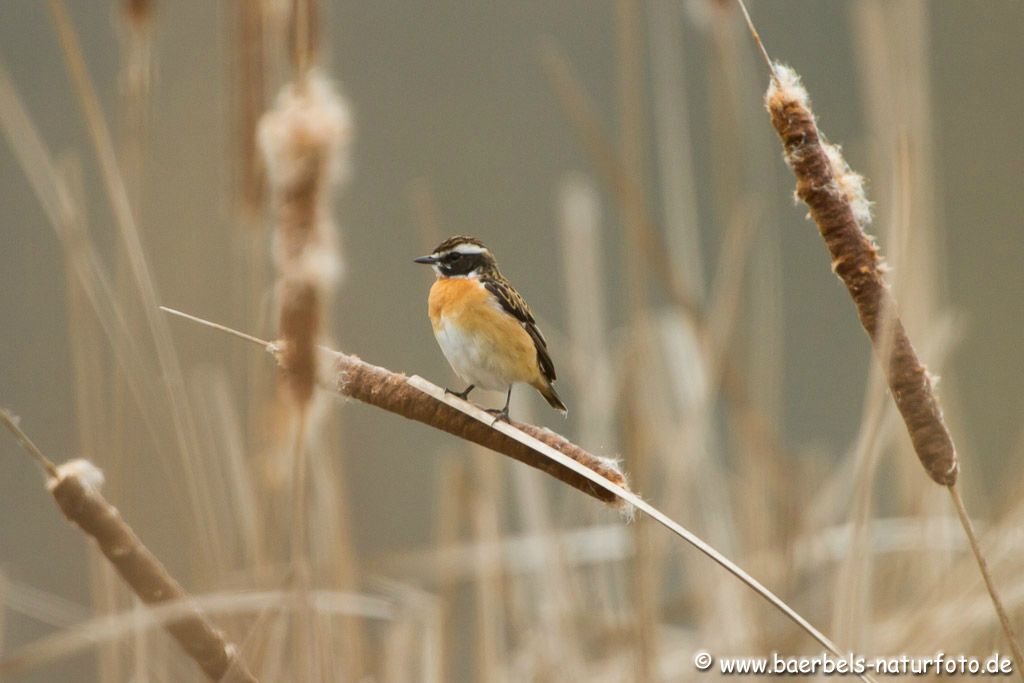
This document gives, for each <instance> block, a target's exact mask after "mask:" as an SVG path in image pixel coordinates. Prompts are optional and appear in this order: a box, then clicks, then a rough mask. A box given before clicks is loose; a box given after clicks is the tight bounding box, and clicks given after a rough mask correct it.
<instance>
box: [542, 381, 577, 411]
mask: <svg viewBox="0 0 1024 683" xmlns="http://www.w3.org/2000/svg"><path fill="white" fill-rule="evenodd" d="M537 390H538V391H540V395H541V396H543V397H544V398H546V399H547V401H548V404H549V405H550V406H551V407H552V408H554V409H555V410H557V411H558V412H560V413H562V415H568V414H569V409H568V408H566V407H565V404H564V403H562V398H561V397H560V396H559V395H558V392H557V391H555V388H554V387H553V386H551V382H544V383H543V384H542V385H541V386H539V387H537Z"/></svg>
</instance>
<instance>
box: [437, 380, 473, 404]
mask: <svg viewBox="0 0 1024 683" xmlns="http://www.w3.org/2000/svg"><path fill="white" fill-rule="evenodd" d="M475 388H476V385H475V384H470V385H469V386H468V387H466V388H465V389H463V390H462V391H452V390H451V389H449V388H447V387H445V390H444V393H446V394H451V395H452V396H458V397H459V398H461V399H462V400H463V401H465V400H466V397H467V396H469V392H471V391H473V389H475Z"/></svg>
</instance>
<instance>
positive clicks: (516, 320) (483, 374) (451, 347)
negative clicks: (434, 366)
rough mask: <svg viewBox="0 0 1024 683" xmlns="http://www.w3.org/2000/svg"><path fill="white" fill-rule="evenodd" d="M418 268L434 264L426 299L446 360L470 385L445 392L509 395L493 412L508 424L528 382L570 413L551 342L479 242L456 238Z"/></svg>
mask: <svg viewBox="0 0 1024 683" xmlns="http://www.w3.org/2000/svg"><path fill="white" fill-rule="evenodd" d="M416 263H428V264H430V265H431V266H432V267H433V269H434V273H436V274H437V280H436V281H435V282H434V284H433V286H432V287H431V288H430V297H429V300H428V312H429V313H430V323H431V324H432V325H433V327H434V336H435V337H436V338H437V343H438V344H440V346H441V351H443V352H444V355H445V358H447V359H448V363H449V364H451V366H452V369H453V370H455V373H456V374H457V375H458V376H459V377H461V378H462V379H463V380H464V381H465V382H468V383H469V386H468V387H466V388H465V389H464V390H463V391H461V392H454V391H451V390H449V389H446V391H448V392H449V393H451V394H455V395H456V396H458V397H460V398H463V399H464V398H466V397H467V396H469V392H470V391H472V390H473V389H474V388H476V387H480V388H481V389H492V390H499V391H504V390H507V391H508V393H507V394H506V396H505V407H504V408H502V409H501V410H500V411H498V410H489V411H488V412H491V413H495V414H496V415H497V416H498V419H505V420H507V419H508V403H509V400H510V399H511V398H512V385H513V384H515V383H516V382H522V383H523V384H529V385H530V386H532V387H533V388H534V389H536V390H537V391H539V392H540V393H541V395H542V396H544V398H546V399H547V401H548V403H550V404H551V407H552V408H555V409H556V410H560V411H561V412H562V414H563V415H564V414H565V413H566V412H567V409H566V407H565V404H564V403H562V399H560V398H559V397H558V394H557V393H556V392H555V388H554V387H553V386H552V384H553V383H554V381H555V365H554V363H552V362H551V356H550V355H548V345H547V341H545V339H544V335H542V334H541V333H540V330H539V329H537V322H536V321H535V320H534V319H533V314H531V313H530V307H529V306H527V305H526V302H525V301H524V300H523V297H522V296H521V295H520V294H519V292H517V291H516V290H515V288H514V287H513V286H512V285H511V284H510V283H509V281H508V280H506V279H505V278H504V277H502V275H501V273H500V272H498V263H497V262H496V261H495V260H494V256H493V255H492V254H491V252H490V250H489V249H488V248H487V247H485V246H484V245H483V243H482V242H481V241H480V240H478V239H476V238H475V237H468V236H466V235H458V236H456V237H450V238H448V239H446V240H445V241H444V242H442V243H441V244H439V245H438V246H437V248H436V249H434V252H433V253H432V254H430V255H429V256H422V257H420V258H418V259H416Z"/></svg>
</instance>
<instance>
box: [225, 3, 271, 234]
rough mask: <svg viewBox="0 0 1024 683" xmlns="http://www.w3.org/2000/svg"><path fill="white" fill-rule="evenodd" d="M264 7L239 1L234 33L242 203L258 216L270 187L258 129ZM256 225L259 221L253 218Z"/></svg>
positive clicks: (263, 75)
mask: <svg viewBox="0 0 1024 683" xmlns="http://www.w3.org/2000/svg"><path fill="white" fill-rule="evenodd" d="M263 13H264V9H263V3H262V2H240V3H238V4H237V14H236V20H237V26H236V27H235V33H234V35H233V39H234V43H235V46H236V53H235V64H234V67H235V69H234V70H235V77H236V80H237V81H238V88H237V91H236V93H237V94H236V98H237V99H236V102H235V106H236V107H237V115H238V119H237V126H238V128H237V130H236V133H237V135H236V143H235V144H236V145H237V151H238V154H237V158H238V176H237V178H236V181H237V191H238V204H239V207H240V208H241V209H242V210H243V212H244V215H245V216H246V217H247V218H249V219H255V218H256V217H257V216H259V215H260V212H261V211H262V210H263V199H264V194H265V190H266V168H265V167H264V162H263V157H262V156H261V155H260V153H259V150H258V149H257V148H256V130H257V126H258V125H259V120H260V116H262V115H263V110H264V107H265V105H264V98H265V96H266V80H267V73H266V67H267V65H266V61H267V59H266V51H265V49H264V30H265V27H264V23H265V21H264V14H263ZM252 222H253V225H254V226H255V224H256V221H255V220H252Z"/></svg>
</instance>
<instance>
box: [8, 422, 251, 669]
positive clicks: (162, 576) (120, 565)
mask: <svg viewBox="0 0 1024 683" xmlns="http://www.w3.org/2000/svg"><path fill="white" fill-rule="evenodd" d="M0 422H3V423H4V425H5V426H6V427H7V428H8V429H9V430H10V431H11V432H12V433H13V434H14V436H15V437H16V438H17V439H18V441H19V442H20V443H21V445H22V447H23V448H24V449H25V451H26V452H28V453H29V454H30V455H31V456H32V457H33V458H34V459H35V460H36V461H37V462H38V463H39V464H40V466H41V467H42V468H43V470H45V471H46V474H47V476H48V478H49V481H48V482H47V488H48V489H49V490H50V493H51V494H52V495H53V498H54V500H55V501H56V502H57V505H58V507H60V510H61V512H63V513H64V516H65V517H66V518H67V519H68V521H70V522H73V523H74V524H75V525H76V526H78V528H80V529H81V530H82V531H83V532H85V533H86V534H87V535H89V536H91V537H92V538H93V540H94V541H96V544H97V546H99V549H100V551H102V553H103V555H104V556H105V557H106V558H107V560H109V561H110V563H111V564H112V565H113V566H114V569H116V570H117V573H118V574H120V575H121V578H122V579H124V581H125V583H127V584H128V586H129V587H130V588H131V589H132V591H133V592H134V593H135V594H136V595H137V596H138V597H139V599H141V600H142V601H143V602H145V603H146V604H156V603H163V602H169V601H187V600H188V599H189V595H188V593H186V592H185V589H184V588H182V587H181V585H180V584H179V583H178V582H177V581H176V580H175V579H174V577H173V576H171V575H170V574H169V573H168V571H167V568H166V567H164V565H163V564H162V563H161V562H160V560H159V559H157V557H156V556H155V555H154V554H153V553H152V552H150V550H149V549H148V548H147V547H146V546H145V545H144V544H143V543H142V540H141V539H140V538H139V537H138V536H137V535H136V534H135V532H134V531H133V530H132V528H131V527H130V526H128V523H127V522H126V521H125V520H124V519H123V518H122V517H121V513H120V512H118V510H117V508H115V507H114V506H113V505H111V504H110V503H108V502H107V500H106V499H105V498H104V497H103V495H102V494H101V493H100V491H99V487H100V485H101V484H102V481H103V474H102V473H101V472H100V470H99V469H98V468H97V467H96V466H95V465H93V464H92V463H90V462H88V461H86V460H72V461H70V462H67V463H64V464H63V465H60V466H57V465H54V464H53V462H51V461H50V460H49V459H48V458H47V457H46V456H45V455H43V454H42V452H41V451H40V450H39V449H38V448H37V447H36V445H35V444H34V443H32V440H31V439H29V437H28V436H27V435H26V434H25V432H24V431H22V430H21V428H20V427H18V424H17V422H16V420H15V419H14V418H13V417H12V416H11V415H10V413H8V412H7V411H5V410H0ZM165 629H166V630H167V632H168V633H169V634H170V635H171V636H172V637H173V638H174V639H175V640H176V641H178V644H179V645H181V647H182V649H183V650H185V652H186V653H187V654H188V656H189V657H191V658H192V659H193V660H194V661H195V662H196V664H198V665H199V668H201V669H202V670H203V673H205V674H206V676H207V677H208V678H209V679H210V680H211V681H229V682H231V683H257V679H256V677H255V676H254V675H253V674H252V673H251V672H250V671H249V669H248V667H247V666H246V664H245V662H243V661H242V659H241V657H240V655H239V651H238V647H237V646H236V645H235V644H234V643H232V642H230V641H229V640H227V638H226V637H225V636H224V634H223V633H222V632H221V631H220V630H218V629H217V628H216V627H215V626H214V625H213V623H212V622H211V621H210V620H209V619H208V618H207V617H206V615H205V614H203V612H202V611H201V610H200V609H199V608H198V607H195V606H193V607H192V608H191V609H189V610H187V612H186V613H185V614H183V615H182V616H181V617H180V618H177V619H174V620H173V621H168V622H167V623H166V625H165Z"/></svg>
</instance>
